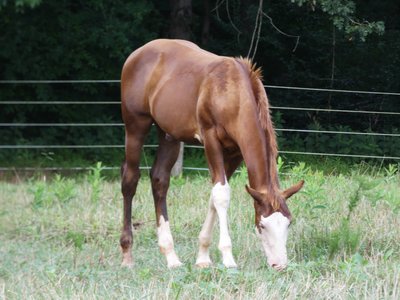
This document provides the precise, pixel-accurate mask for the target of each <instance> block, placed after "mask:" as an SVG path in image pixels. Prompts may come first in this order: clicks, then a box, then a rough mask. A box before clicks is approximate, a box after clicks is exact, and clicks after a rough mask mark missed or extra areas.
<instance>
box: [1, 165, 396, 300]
mask: <svg viewBox="0 0 400 300" xmlns="http://www.w3.org/2000/svg"><path fill="white" fill-rule="evenodd" d="M281 171H284V173H289V174H290V175H283V176H282V182H281V183H282V186H283V187H287V186H289V185H290V184H291V183H293V182H295V181H297V180H299V179H305V180H306V185H305V188H304V189H303V191H302V192H301V193H299V194H297V195H295V196H294V197H293V198H292V199H291V200H290V204H289V207H290V209H291V211H292V214H293V216H294V222H293V225H292V226H291V229H290V233H289V238H288V257H289V259H290V263H289V267H288V268H287V270H285V271H283V272H276V271H274V270H273V269H271V268H269V267H267V265H266V259H265V256H264V254H263V252H262V250H261V245H260V244H259V241H258V240H257V239H256V236H255V233H254V221H253V219H254V209H253V204H252V200H251V198H250V196H249V195H247V194H246V192H245V189H244V185H245V184H246V174H245V172H244V171H242V172H241V173H239V174H237V175H235V176H234V178H232V180H231V187H232V201H231V207H230V210H229V218H230V230H231V237H232V243H233V254H234V256H235V259H236V262H237V263H238V266H239V267H238V269H225V268H224V267H223V266H222V265H221V263H220V253H219V251H218V249H217V244H218V240H217V239H218V226H216V229H215V230H216V231H215V232H214V242H213V245H212V248H211V256H212V259H213V261H214V266H213V267H212V268H210V269H201V270H199V269H196V268H195V267H194V263H195V259H196V254H197V236H198V234H199V231H200V228H201V225H202V222H203V221H204V218H205V214H206V207H207V202H208V198H209V192H210V189H211V184H210V182H209V178H208V177H206V176H200V175H191V176H189V177H181V178H175V179H173V180H172V182H171V188H170V192H169V200H168V203H169V205H168V208H169V215H170V221H171V227H172V233H173V236H174V239H175V248H176V250H177V253H178V255H179V256H180V258H181V260H182V261H183V262H184V263H185V265H184V266H183V267H181V268H179V269H175V270H168V269H167V268H166V262H165V260H164V257H163V256H162V255H161V254H160V253H159V250H158V246H157V240H156V233H155V217H154V207H153V200H152V196H151V188H150V182H149V179H148V177H147V176H143V177H142V179H141V182H140V184H139V187H138V193H137V196H136V198H135V201H134V223H135V227H136V230H135V232H134V247H133V253H134V259H135V265H134V267H133V268H132V269H125V268H121V267H120V260H121V257H120V250H119V245H118V240H119V234H120V227H121V216H122V200H121V195H120V188H119V182H118V181H106V180H104V178H102V176H101V173H100V169H99V168H97V169H94V170H93V171H92V172H91V174H89V175H87V176H84V177H81V178H63V177H61V176H56V177H55V178H52V179H51V180H49V179H47V181H44V180H43V178H41V179H32V180H26V181H25V180H24V181H22V182H19V183H13V184H11V183H6V182H2V183H0V208H1V210H0V229H1V230H0V299H2V298H3V299H59V298H63V299H64V298H66V299H115V298H122V299H129V298H130V299H283V298H285V299H295V298H296V299H331V298H332V299H399V298H400V175H399V172H398V169H397V166H393V165H392V166H390V167H388V168H386V169H382V170H379V172H378V171H376V172H375V171H373V172H367V173H364V172H363V171H361V170H358V171H355V172H353V173H352V174H350V175H329V174H323V172H320V171H311V170H310V169H308V168H307V167H306V166H305V165H304V164H298V165H296V166H294V167H290V168H284V167H282V168H281ZM371 174H372V175H371Z"/></svg>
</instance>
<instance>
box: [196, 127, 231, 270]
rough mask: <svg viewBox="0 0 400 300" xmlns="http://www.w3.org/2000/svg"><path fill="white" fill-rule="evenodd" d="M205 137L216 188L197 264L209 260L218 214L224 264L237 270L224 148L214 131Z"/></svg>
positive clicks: (212, 196) (203, 232) (205, 224)
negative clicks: (209, 250) (230, 229)
mask: <svg viewBox="0 0 400 300" xmlns="http://www.w3.org/2000/svg"><path fill="white" fill-rule="evenodd" d="M203 136H204V148H205V152H206V156H207V161H208V164H209V168H210V172H211V176H212V180H213V183H214V187H213V188H212V190H211V199H210V204H209V210H208V215H207V218H206V221H205V223H204V225H203V228H202V231H201V233H200V236H199V242H200V247H199V255H198V259H197V262H196V264H197V265H199V266H201V264H200V263H201V262H202V261H203V262H205V264H207V260H209V256H208V246H209V244H210V241H211V232H212V228H213V224H214V219H215V212H216V213H217V215H218V219H219V229H220V231H219V232H220V237H219V244H218V248H219V250H220V251H221V254H222V260H223V264H224V265H225V266H226V267H227V268H236V267H237V265H236V263H235V260H234V259H233V255H232V242H231V237H230V235H229V229H228V208H229V202H230V187H229V184H228V180H227V178H226V175H225V169H224V159H223V152H222V147H221V144H220V142H219V141H218V139H217V136H216V134H215V131H214V130H213V129H210V130H208V131H205V132H204V135H203ZM207 258H208V259H207ZM209 263H211V260H209Z"/></svg>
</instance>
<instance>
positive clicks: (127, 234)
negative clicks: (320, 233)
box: [120, 115, 152, 266]
mask: <svg viewBox="0 0 400 300" xmlns="http://www.w3.org/2000/svg"><path fill="white" fill-rule="evenodd" d="M151 124H152V119H151V118H149V117H144V116H143V115H142V116H135V117H132V116H131V118H130V119H129V122H126V124H125V161H124V163H123V165H122V168H121V174H122V182H121V191H122V195H123V197H124V216H123V227H122V234H121V238H120V245H121V249H122V256H123V258H122V265H123V266H131V265H132V238H133V236H132V220H131V219H132V198H133V196H134V195H135V193H136V187H137V184H138V181H139V178H140V170H139V163H140V153H141V151H142V146H143V143H144V139H145V137H146V135H147V133H148V131H149V129H150V126H151Z"/></svg>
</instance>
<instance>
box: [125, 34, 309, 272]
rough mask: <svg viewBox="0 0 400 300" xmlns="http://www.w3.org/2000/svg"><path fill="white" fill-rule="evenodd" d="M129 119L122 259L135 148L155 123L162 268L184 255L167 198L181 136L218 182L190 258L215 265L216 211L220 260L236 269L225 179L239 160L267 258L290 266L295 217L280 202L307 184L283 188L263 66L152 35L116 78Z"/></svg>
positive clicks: (128, 236)
mask: <svg viewBox="0 0 400 300" xmlns="http://www.w3.org/2000/svg"><path fill="white" fill-rule="evenodd" d="M121 97H122V117H123V120H124V122H125V161H124V163H123V166H122V194H123V196H124V221H123V229H122V235H121V239H120V244H121V247H122V253H123V261H122V264H123V265H131V264H132V254H131V248H132V224H131V210H132V198H133V196H134V195H135V192H136V187H137V183H138V180H139V177H140V172H139V161H140V153H141V149H142V146H143V142H144V139H145V136H146V134H147V133H148V131H149V129H150V127H151V125H152V124H155V125H156V126H157V129H158V137H159V148H158V151H157V156H156V159H155V162H154V165H153V167H152V169H151V184H152V190H153V197H154V204H155V210H156V222H157V235H158V245H159V247H160V251H161V253H163V254H164V255H165V256H166V259H167V263H168V267H170V268H171V267H176V266H179V265H181V262H180V260H179V258H178V256H177V255H176V253H175V250H174V242H173V239H172V235H171V231H170V227H169V222H168V214H167V205H166V195H167V191H168V187H169V179H170V173H171V168H172V166H173V165H174V163H175V161H176V159H177V156H178V152H179V141H184V142H186V143H199V142H200V143H201V144H203V145H204V149H205V153H206V157H207V162H208V166H209V169H210V173H211V178H212V182H213V184H214V187H213V188H212V190H211V197H210V200H209V204H208V213H207V217H206V220H205V222H204V225H203V227H202V230H201V232H200V235H199V243H200V247H199V252H198V256H197V261H196V265H197V266H199V267H207V266H209V265H210V264H211V259H210V256H209V250H208V249H209V246H210V243H211V234H212V230H213V227H214V223H215V219H216V216H217V215H218V218H219V226H220V240H219V245H218V248H219V249H220V251H221V252H222V257H223V263H224V265H225V266H226V267H236V263H235V260H234V258H233V256H232V243H231V238H230V236H229V232H228V220H227V210H228V207H229V201H230V187H229V184H228V180H229V178H230V177H231V175H232V174H233V172H234V171H235V170H236V168H237V167H238V166H239V164H240V163H241V162H242V161H243V160H244V162H245V164H246V167H247V170H248V176H249V183H250V187H249V186H246V189H247V191H248V193H249V194H250V195H251V196H252V197H253V198H254V208H255V226H256V232H257V235H258V236H259V237H260V239H261V241H262V245H263V247H264V250H265V253H266V255H267V259H268V263H269V265H271V266H272V267H274V268H275V269H277V270H281V269H283V268H285V266H286V265H287V255H286V240H287V231H288V226H289V224H290V221H291V215H290V212H289V209H288V207H287V205H286V199H288V198H289V197H290V196H291V195H293V194H294V193H296V192H297V191H299V190H300V188H301V187H302V186H303V182H302V181H301V182H299V183H298V184H296V185H294V186H293V187H291V188H289V189H287V190H285V191H282V190H281V189H280V187H279V181H278V175H277V168H276V157H277V145H276V138H275V132H274V128H273V125H272V121H271V118H270V116H269V104H268V99H267V95H266V93H265V90H264V87H263V85H262V83H261V70H260V69H255V67H254V65H253V64H252V63H251V62H250V61H249V60H247V59H242V58H230V57H222V56H217V55H215V54H212V53H210V52H207V51H205V50H202V49H200V48H199V47H198V46H197V45H195V44H193V43H190V42H187V41H183V40H155V41H152V42H150V43H148V44H146V45H144V46H143V47H141V48H139V49H137V50H136V51H134V52H133V53H132V54H131V55H130V56H129V57H128V59H127V60H126V62H125V65H124V67H123V70H122V78H121Z"/></svg>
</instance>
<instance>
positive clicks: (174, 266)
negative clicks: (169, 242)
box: [168, 260, 183, 269]
mask: <svg viewBox="0 0 400 300" xmlns="http://www.w3.org/2000/svg"><path fill="white" fill-rule="evenodd" d="M181 266H183V263H181V262H180V261H179V260H178V261H175V262H173V263H170V264H168V269H176V268H179V267H181Z"/></svg>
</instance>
